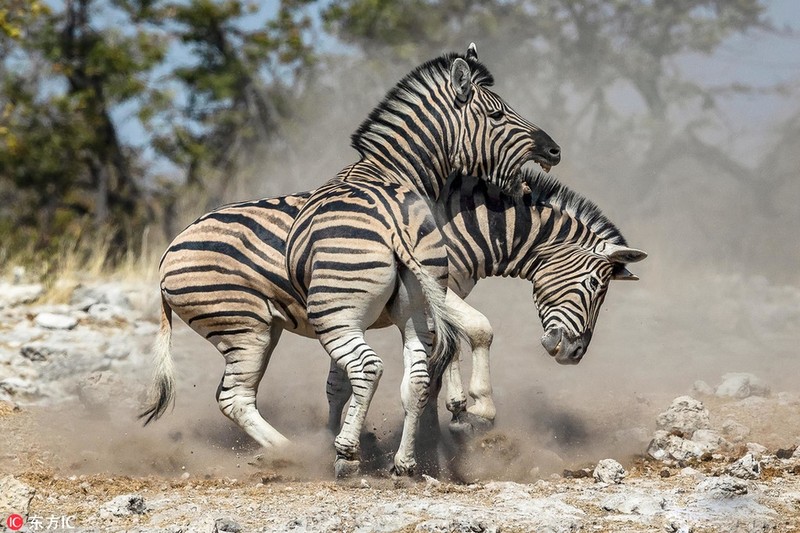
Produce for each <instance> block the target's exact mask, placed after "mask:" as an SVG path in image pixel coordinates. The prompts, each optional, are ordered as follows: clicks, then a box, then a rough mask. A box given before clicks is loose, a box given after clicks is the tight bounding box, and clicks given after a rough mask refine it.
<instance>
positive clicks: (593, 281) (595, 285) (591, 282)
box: [586, 276, 600, 292]
mask: <svg viewBox="0 0 800 533" xmlns="http://www.w3.org/2000/svg"><path fill="white" fill-rule="evenodd" d="M586 287H587V288H588V289H589V290H590V291H592V292H597V290H598V289H599V288H600V282H599V281H597V278H595V277H594V276H592V277H590V278H588V279H587V280H586Z"/></svg>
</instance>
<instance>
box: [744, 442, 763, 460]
mask: <svg viewBox="0 0 800 533" xmlns="http://www.w3.org/2000/svg"><path fill="white" fill-rule="evenodd" d="M745 446H746V447H747V451H748V452H749V453H751V454H753V457H755V458H756V459H761V457H762V456H764V455H766V454H767V447H766V446H762V445H761V444H758V443H757V442H748V443H747V444H746V445H745Z"/></svg>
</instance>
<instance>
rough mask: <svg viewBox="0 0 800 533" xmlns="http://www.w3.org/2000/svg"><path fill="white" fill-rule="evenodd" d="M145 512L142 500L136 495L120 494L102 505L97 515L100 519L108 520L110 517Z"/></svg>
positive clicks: (145, 506)
mask: <svg viewBox="0 0 800 533" xmlns="http://www.w3.org/2000/svg"><path fill="white" fill-rule="evenodd" d="M146 512H147V505H145V503H144V498H142V497H141V496H139V495H138V494H122V495H121V496H117V497H116V498H114V499H113V500H111V501H109V502H107V503H106V504H105V505H103V506H102V507H101V508H100V511H99V514H100V517H101V518H109V517H112V516H131V515H141V514H145V513H146Z"/></svg>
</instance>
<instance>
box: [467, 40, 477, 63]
mask: <svg viewBox="0 0 800 533" xmlns="http://www.w3.org/2000/svg"><path fill="white" fill-rule="evenodd" d="M467 59H474V60H475V61H477V60H478V47H477V46H475V43H469V46H468V47H467Z"/></svg>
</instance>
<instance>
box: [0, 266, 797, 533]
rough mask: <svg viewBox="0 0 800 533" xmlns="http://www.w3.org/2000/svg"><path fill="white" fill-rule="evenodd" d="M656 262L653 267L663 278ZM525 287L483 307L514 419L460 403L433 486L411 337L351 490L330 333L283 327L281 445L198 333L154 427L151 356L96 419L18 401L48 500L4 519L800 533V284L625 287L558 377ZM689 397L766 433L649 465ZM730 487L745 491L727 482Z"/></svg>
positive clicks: (270, 391) (22, 440) (183, 335)
mask: <svg viewBox="0 0 800 533" xmlns="http://www.w3.org/2000/svg"><path fill="white" fill-rule="evenodd" d="M637 274H640V276H641V277H642V279H645V280H646V279H647V274H648V272H647V270H646V269H645V270H644V272H641V273H640V272H637ZM522 284H523V282H519V281H511V280H501V281H499V282H496V281H491V282H488V283H485V284H484V285H481V286H479V287H478V289H476V292H475V294H474V295H473V296H472V297H471V298H470V300H471V302H472V303H473V305H475V306H476V307H477V308H479V309H481V310H482V311H484V312H485V313H486V314H487V316H488V317H489V318H490V320H491V321H492V323H493V325H494V327H495V339H496V340H495V343H494V345H493V359H492V361H493V366H492V371H493V383H494V387H495V394H494V395H495V399H496V402H497V408H498V418H497V422H496V425H495V428H494V429H493V430H491V431H490V432H489V433H486V434H482V435H478V436H476V437H475V438H474V439H473V440H472V441H471V442H469V443H468V444H466V445H462V446H459V445H458V444H457V443H456V442H454V441H453V439H452V438H451V437H450V436H449V433H448V431H447V416H446V415H447V413H446V412H443V411H444V409H443V408H441V409H440V411H442V412H441V413H440V415H441V421H442V427H443V432H442V433H443V434H442V443H441V446H440V449H439V457H438V459H439V460H438V463H439V465H440V467H441V468H440V470H439V471H431V472H430V473H431V474H433V476H432V477H431V476H427V475H426V476H419V477H416V478H414V479H394V478H392V477H391V476H389V474H388V472H387V466H388V464H389V461H390V458H391V455H392V453H393V451H394V448H395V447H396V443H397V439H398V438H399V430H400V420H401V419H400V416H401V409H400V406H399V398H398V395H397V390H398V386H399V376H400V364H401V363H400V362H399V336H398V335H397V333H396V332H393V331H384V332H376V333H371V334H370V339H371V342H373V343H374V346H375V347H376V349H377V350H378V353H381V354H385V355H384V359H385V361H386V371H385V377H384V379H383V381H382V382H381V386H380V388H379V391H378V394H377V395H376V398H375V401H374V404H373V406H372V407H371V410H370V414H369V417H368V423H367V429H368V430H369V434H367V435H366V436H365V437H364V454H365V455H366V456H367V460H366V461H365V462H364V470H365V471H364V473H363V475H359V476H356V477H355V478H353V479H351V480H347V481H344V482H336V481H335V480H334V479H333V475H332V461H333V452H332V446H331V438H330V437H329V436H328V435H327V434H326V433H325V432H324V431H323V429H322V428H323V427H324V421H325V416H326V407H325V395H324V382H325V377H326V373H327V365H328V362H327V360H326V358H325V356H324V353H322V351H321V350H320V349H319V347H318V346H317V345H316V341H313V340H309V339H300V338H296V337H293V336H291V335H285V336H284V338H283V339H282V341H281V344H280V346H279V348H278V350H277V351H276V354H275V355H274V356H273V361H272V362H271V363H270V368H269V369H268V371H267V376H266V377H265V380H264V382H263V383H262V386H261V389H260V396H259V406H260V408H261V411H262V413H264V415H265V417H266V418H267V420H269V421H270V422H271V423H272V424H273V425H274V426H275V427H277V428H279V429H280V430H281V431H282V432H284V434H286V435H287V436H288V437H290V438H291V439H292V440H293V441H294V442H295V443H296V445H295V446H294V447H293V448H292V449H291V450H289V451H287V452H283V453H281V454H277V455H276V454H269V453H264V452H263V451H262V450H259V449H258V448H257V446H255V445H254V444H253V443H252V442H251V441H249V439H248V438H247V436H246V435H245V434H244V433H242V432H241V431H239V430H238V429H237V428H235V427H233V425H232V424H231V423H230V422H228V421H227V419H225V418H224V417H223V416H222V415H221V414H220V413H219V411H218V410H217V407H216V404H215V401H214V391H215V389H216V385H217V382H218V380H219V378H220V376H221V373H222V359H221V357H220V356H219V354H217V353H216V352H215V351H214V349H213V348H212V347H211V346H210V345H208V344H207V343H205V341H204V340H203V339H201V338H199V337H198V336H197V335H195V334H194V333H193V332H192V331H191V330H189V329H188V328H187V327H185V326H183V325H179V326H177V327H176V334H175V338H174V351H173V353H174V355H175V361H176V367H177V368H178V387H179V389H178V399H177V405H176V407H175V409H174V410H173V411H172V412H170V413H168V414H167V415H166V416H165V417H164V418H163V419H162V420H159V421H158V422H157V423H156V424H154V425H151V426H148V427H147V428H143V427H142V426H141V424H140V423H139V422H138V421H137V420H136V417H135V415H136V413H137V411H138V409H139V407H140V406H141V405H142V400H143V397H144V393H145V391H146V388H147V384H148V379H149V373H150V370H151V369H150V365H149V362H148V357H149V356H148V354H147V351H146V350H145V349H142V350H138V351H136V350H135V351H134V352H132V354H131V355H130V356H129V357H128V358H127V359H126V360H125V361H124V362H121V363H120V364H118V365H116V366H114V365H112V367H111V370H110V372H112V373H113V374H114V375H115V376H116V378H115V379H118V380H119V381H118V382H116V385H115V386H114V388H113V390H114V393H113V394H112V395H111V396H109V398H108V401H106V402H105V404H104V405H101V406H98V405H93V406H91V409H90V408H89V407H87V405H86V402H85V401H84V402H81V401H80V400H79V399H78V397H77V396H76V395H75V394H72V395H69V394H67V395H64V396H56V397H52V396H51V397H48V398H46V399H45V400H41V401H24V400H20V401H5V402H0V486H2V487H3V488H4V490H6V491H7V492H8V494H7V495H6V496H8V497H9V498H11V496H13V495H12V494H11V493H12V491H11V490H10V489H9V487H11V488H13V487H18V486H20V485H21V486H23V487H26V488H25V489H23V492H24V490H28V491H29V494H30V493H32V499H30V504H29V508H28V509H27V510H26V511H27V512H26V513H23V512H22V511H23V510H22V509H13V508H10V509H3V508H2V505H0V514H2V517H1V518H2V520H3V525H2V527H6V530H7V531H9V530H10V529H9V528H8V526H7V523H6V520H7V516H8V515H10V514H12V513H20V514H25V518H26V520H27V524H26V525H25V526H24V528H23V529H22V530H23V531H37V530H45V529H50V530H61V531H171V532H177V531H185V532H188V531H203V532H212V531H298V532H299V531H309V532H311V531H321V532H322V531H325V532H334V531H336V532H339V531H341V532H349V531H358V532H369V531H384V532H389V531H401V532H412V531H425V532H450V531H454V532H462V531H463V532H483V531H485V532H490V531H504V532H523V531H615V532H617V531H631V532H633V531H675V532H677V531H694V532H705V531H797V530H799V529H800V460H798V459H791V458H790V457H789V456H790V455H791V453H792V451H793V450H794V448H796V447H797V445H798V444H799V443H800V382H799V381H798V379H797V376H798V375H800V373H799V372H798V371H799V370H800V361H799V359H800V358H799V357H798V355H800V354H799V353H798V346H800V342H799V341H800V333H798V330H800V290H798V289H797V288H794V287H780V286H777V287H776V286H772V285H770V284H769V283H768V282H767V281H765V280H761V279H743V278H737V277H733V278H722V277H720V278H715V279H709V280H707V283H706V284H705V286H704V288H703V290H702V293H701V292H700V291H694V290H675V287H672V286H670V285H669V284H668V283H660V284H657V283H651V284H649V285H648V284H645V283H640V284H639V285H633V284H629V285H624V286H622V285H621V286H620V287H613V288H612V290H611V291H610V292H609V297H608V299H607V301H606V304H605V306H604V309H603V312H602V316H601V318H600V321H599V323H598V328H597V333H596V334H595V337H594V340H593V344H592V346H591V347H590V349H589V353H588V355H587V357H586V359H585V360H584V361H583V362H582V363H581V364H580V365H578V366H577V367H560V366H558V365H556V364H555V363H554V362H553V361H551V360H550V359H549V357H548V356H547V355H546V354H545V352H544V350H543V349H542V348H541V346H540V345H539V343H538V338H539V336H540V335H541V326H540V325H539V322H538V318H537V316H536V313H535V309H534V307H533V304H532V302H531V301H530V295H529V291H530V288H529V287H528V286H527V284H526V287H525V291H524V293H522V291H521V290H520V289H521V288H522V287H521V285H522ZM521 293H522V294H521ZM498 302H503V305H498ZM506 302H507V304H506ZM36 311H37V310H36V309H31V310H30V312H29V314H30V315H31V316H32V315H33V314H35V312H36ZM151 311H152V319H153V320H154V319H155V317H156V316H157V315H156V313H155V311H153V310H152V309H151V308H145V310H144V311H143V315H144V316H148V315H149V314H150V312H151ZM15 316H17V315H15ZM11 322H13V320H7V321H6V323H5V326H3V327H5V328H6V329H8V328H10V327H11V326H10V325H9V324H11ZM3 327H0V333H2V332H3V331H5V330H4V329H3ZM115 327H116V326H115ZM103 328H105V329H103V332H104V334H106V335H114V334H115V332H116V331H117V330H116V329H114V327H110V326H108V325H106V326H103ZM145 340H148V339H145ZM4 342H5V345H4V346H5V347H6V348H7V349H9V350H10V349H12V348H13V346H12V345H10V344H9V343H8V342H7V341H6V340H3V338H2V337H0V345H3V343H4ZM9 346H11V347H9ZM467 362H468V358H467ZM11 368H12V369H13V367H11ZM464 371H465V373H466V372H468V371H469V364H467V365H465V369H464ZM726 372H751V373H753V374H755V375H757V376H758V377H759V378H761V379H762V380H763V381H764V382H765V383H767V384H768V385H769V387H770V392H769V393H768V394H767V395H766V396H763V397H762V396H751V397H749V398H744V399H736V398H721V397H717V396H715V395H713V394H711V395H708V394H705V395H703V394H700V393H699V392H697V391H696V390H695V389H694V386H695V385H694V384H695V381H696V380H705V381H706V382H707V383H708V384H709V385H710V386H711V387H712V388H713V387H715V386H716V385H717V384H718V383H719V381H720V379H721V376H722V375H723V374H724V373H726ZM70 379H77V378H76V377H72V378H70ZM73 392H74V387H73ZM683 394H691V395H692V396H694V397H695V398H697V399H699V400H701V401H703V403H704V405H705V407H706V408H707V409H708V410H709V412H710V419H711V427H712V429H715V430H718V431H720V432H722V431H723V429H722V428H723V427H727V428H730V427H731V426H732V423H733V422H736V423H738V424H739V425H740V426H741V427H744V428H746V429H747V430H748V431H747V433H746V434H745V435H743V436H740V437H739V438H737V439H733V438H729V440H730V441H731V444H732V445H731V447H730V448H728V449H726V450H721V451H719V452H718V453H714V454H710V455H708V456H705V457H703V458H702V459H697V460H694V461H687V462H670V463H662V462H658V461H655V460H654V459H652V458H649V457H648V456H647V455H646V453H645V452H646V449H647V445H648V442H649V440H650V438H652V435H653V432H654V430H655V419H656V417H657V415H658V414H659V413H661V412H663V411H664V410H666V408H667V407H668V406H669V404H670V402H671V401H672V399H673V398H675V397H676V396H680V395H683ZM748 443H757V444H759V445H761V446H762V447H763V448H754V447H753V446H752V444H751V445H748ZM748 446H749V447H748ZM764 448H765V450H764ZM748 449H750V450H752V449H758V450H760V452H759V453H758V454H757V455H758V457H759V458H760V461H761V463H760V464H761V472H760V475H759V477H757V478H755V479H744V480H742V479H738V478H731V477H730V476H727V473H726V469H727V468H728V467H729V465H730V463H731V462H733V461H735V460H737V459H739V458H741V457H742V456H743V455H745V454H746V453H747V451H748ZM605 458H612V459H615V460H617V461H619V462H620V463H621V464H622V465H623V466H624V467H625V469H626V471H627V476H626V477H625V478H624V479H623V481H622V482H621V483H620V484H613V483H611V484H607V483H598V482H595V480H594V479H593V478H592V477H591V469H593V468H594V466H595V465H596V464H597V462H598V461H600V460H601V459H605ZM731 479H732V480H733V481H731V483H733V485H732V487H733V488H732V489H731V490H728V489H724V490H723V489H718V488H715V487H714V486H712V485H713V483H711V482H716V481H718V480H731ZM726 491H727V492H726ZM3 501H8V500H2V499H0V502H3ZM37 518H38V519H40V522H38V523H37V521H36V519H37ZM51 518H58V519H60V520H61V522H60V524H55V523H51V522H50V521H49V520H50V519H51ZM56 522H57V520H56ZM50 526H53V527H50ZM56 526H58V527H56ZM237 528H238V529H237Z"/></svg>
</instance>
